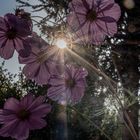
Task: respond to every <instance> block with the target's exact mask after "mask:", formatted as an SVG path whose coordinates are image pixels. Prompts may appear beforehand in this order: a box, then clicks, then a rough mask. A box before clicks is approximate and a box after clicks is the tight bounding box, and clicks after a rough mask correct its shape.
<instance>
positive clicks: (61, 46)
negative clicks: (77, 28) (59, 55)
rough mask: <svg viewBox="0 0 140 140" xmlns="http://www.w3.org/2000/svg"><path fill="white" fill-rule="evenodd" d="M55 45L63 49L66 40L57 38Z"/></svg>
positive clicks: (65, 46) (65, 45)
mask: <svg viewBox="0 0 140 140" xmlns="http://www.w3.org/2000/svg"><path fill="white" fill-rule="evenodd" d="M55 45H56V46H57V47H58V48H60V49H64V48H67V47H68V46H67V42H66V41H65V40H64V39H57V40H56V43H55Z"/></svg>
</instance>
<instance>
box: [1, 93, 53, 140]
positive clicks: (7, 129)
mask: <svg viewBox="0 0 140 140" xmlns="http://www.w3.org/2000/svg"><path fill="white" fill-rule="evenodd" d="M44 101H45V98H44V97H43V96H39V97H37V98H35V97H34V96H33V95H32V94H28V95H26V96H24V97H23V98H22V99H21V101H18V100H17V99H15V98H9V99H7V100H6V102H5V104H4V108H3V109H1V110H0V123H1V124H2V127H1V129H0V135H1V136H3V137H9V136H10V137H12V138H15V139H17V140H25V139H27V138H28V136H29V130H34V129H41V128H43V127H45V126H46V121H45V120H43V119H42V118H43V117H45V116H46V115H47V114H48V113H49V112H50V111H51V106H50V105H49V104H46V103H44Z"/></svg>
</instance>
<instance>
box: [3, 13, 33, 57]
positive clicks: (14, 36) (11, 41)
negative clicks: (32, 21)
mask: <svg viewBox="0 0 140 140" xmlns="http://www.w3.org/2000/svg"><path fill="white" fill-rule="evenodd" d="M30 34H31V27H30V26H29V23H28V22H27V21H26V20H25V19H22V18H19V17H17V16H15V15H13V14H6V15H5V16H4V17H0V56H1V57H2V58H4V59H9V58H11V57H12V56H13V53H14V50H15V49H16V50H17V51H19V50H21V49H24V44H25V40H24V39H25V38H26V37H27V36H28V35H30Z"/></svg>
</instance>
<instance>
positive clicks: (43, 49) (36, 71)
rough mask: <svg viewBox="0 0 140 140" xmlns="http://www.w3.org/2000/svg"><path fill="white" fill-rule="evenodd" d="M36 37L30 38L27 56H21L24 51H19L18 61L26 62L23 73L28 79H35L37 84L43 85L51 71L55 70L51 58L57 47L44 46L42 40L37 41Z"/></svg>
mask: <svg viewBox="0 0 140 140" xmlns="http://www.w3.org/2000/svg"><path fill="white" fill-rule="evenodd" d="M36 39H37V38H36ZM38 39H39V38H38ZM38 39H37V40H35V39H33V38H31V39H30V45H31V52H30V54H29V56H28V57H22V53H24V52H21V54H20V56H19V63H21V64H26V65H25V66H24V68H23V73H24V74H25V76H26V77H27V78H28V79H31V80H33V81H35V82H36V83H37V84H38V85H45V84H47V83H48V80H49V79H50V75H51V73H53V72H54V71H55V63H54V62H53V60H52V59H53V55H54V54H55V52H56V51H57V50H56V49H57V48H56V47H50V46H49V45H46V46H44V40H42V41H41V40H40V41H41V42H38ZM41 44H42V45H41ZM23 55H24V54H23ZM54 73H55V72H54Z"/></svg>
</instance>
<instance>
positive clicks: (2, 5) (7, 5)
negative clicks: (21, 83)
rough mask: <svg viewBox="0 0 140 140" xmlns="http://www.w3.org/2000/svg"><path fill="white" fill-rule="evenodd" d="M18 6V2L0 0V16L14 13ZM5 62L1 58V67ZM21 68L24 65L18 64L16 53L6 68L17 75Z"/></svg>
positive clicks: (6, 63) (6, 61) (8, 61)
mask: <svg viewBox="0 0 140 140" xmlns="http://www.w3.org/2000/svg"><path fill="white" fill-rule="evenodd" d="M17 5H18V3H16V0H0V16H3V15H5V14H6V13H8V12H9V13H13V12H14V9H16V6H17ZM26 11H29V9H26ZM43 14H44V13H43ZM34 30H35V31H36V32H37V28H34ZM3 61H4V59H2V58H1V57H0V65H1V62H3ZM19 67H23V65H21V64H19V63H18V56H17V53H16V52H15V54H14V56H13V57H12V58H11V59H9V60H5V68H7V69H8V71H9V72H11V73H13V74H16V73H18V71H19Z"/></svg>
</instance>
